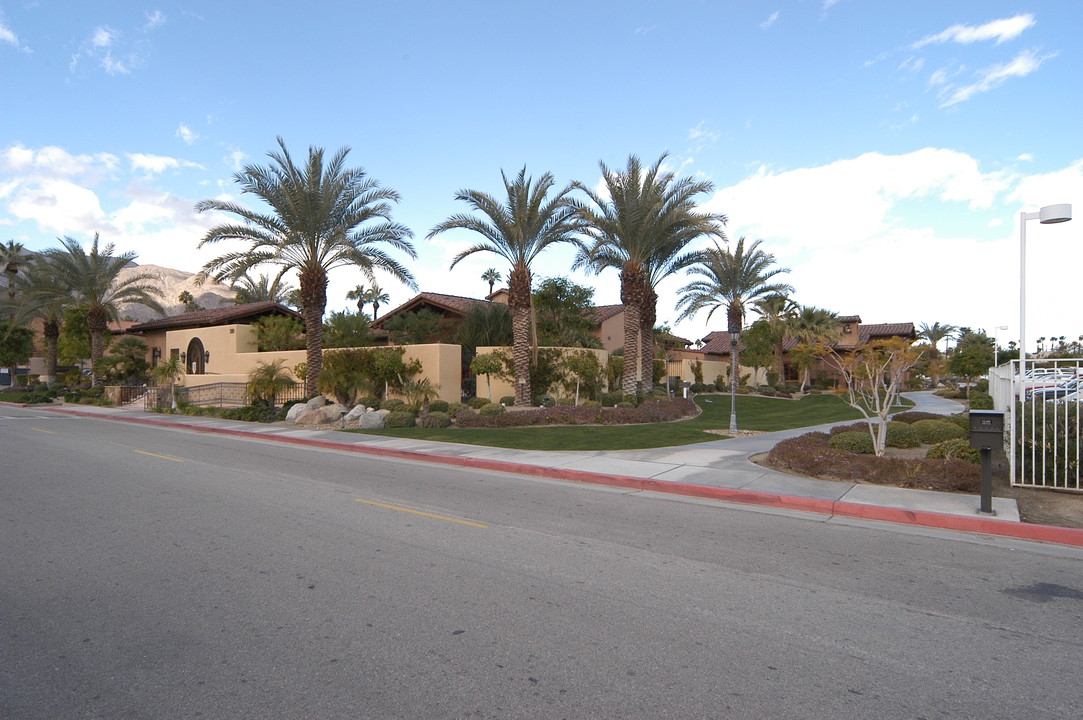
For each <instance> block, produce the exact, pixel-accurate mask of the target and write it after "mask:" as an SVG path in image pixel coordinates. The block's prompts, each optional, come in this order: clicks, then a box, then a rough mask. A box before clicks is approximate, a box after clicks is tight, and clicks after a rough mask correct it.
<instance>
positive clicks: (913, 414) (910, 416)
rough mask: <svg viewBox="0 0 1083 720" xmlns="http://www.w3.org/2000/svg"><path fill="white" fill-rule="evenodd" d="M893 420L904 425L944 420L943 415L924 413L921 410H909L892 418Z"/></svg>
mask: <svg viewBox="0 0 1083 720" xmlns="http://www.w3.org/2000/svg"><path fill="white" fill-rule="evenodd" d="M891 419H892V420H894V421H897V422H904V423H916V422H917V421H918V420H943V419H944V416H943V415H937V414H936V413H931V412H922V411H920V410H907V411H906V412H901V413H898V414H895V415H892V416H891Z"/></svg>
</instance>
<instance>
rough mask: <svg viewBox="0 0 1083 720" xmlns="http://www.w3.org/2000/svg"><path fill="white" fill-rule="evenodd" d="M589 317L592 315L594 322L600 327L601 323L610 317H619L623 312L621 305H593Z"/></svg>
mask: <svg viewBox="0 0 1083 720" xmlns="http://www.w3.org/2000/svg"><path fill="white" fill-rule="evenodd" d="M590 312H591V315H593V319H594V322H596V323H598V324H599V325H601V324H602V323H603V322H605V321H606V320H608V319H609V318H611V317H614V316H616V315H620V314H621V313H622V312H624V306H623V305H595V306H594V307H592V308H591V309H590Z"/></svg>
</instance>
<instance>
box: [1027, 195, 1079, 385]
mask: <svg viewBox="0 0 1083 720" xmlns="http://www.w3.org/2000/svg"><path fill="white" fill-rule="evenodd" d="M1071 219H1072V206H1071V205H1070V204H1068V203H1061V204H1059V205H1046V206H1045V207H1043V208H1042V209H1041V210H1039V211H1038V212H1029V213H1028V212H1026V211H1024V212H1021V213H1019V360H1020V361H1023V360H1026V357H1027V220H1037V221H1038V222H1039V223H1040V224H1042V225H1055V224H1057V223H1062V222H1068V221H1069V220H1071ZM1023 369H1024V368H1023V363H1022V362H1020V363H1019V372H1020V373H1022V372H1023Z"/></svg>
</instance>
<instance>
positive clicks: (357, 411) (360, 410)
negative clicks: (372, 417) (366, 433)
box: [346, 405, 369, 425]
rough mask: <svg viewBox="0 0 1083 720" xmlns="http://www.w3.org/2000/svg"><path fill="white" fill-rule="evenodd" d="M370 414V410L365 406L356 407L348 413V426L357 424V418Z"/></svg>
mask: <svg viewBox="0 0 1083 720" xmlns="http://www.w3.org/2000/svg"><path fill="white" fill-rule="evenodd" d="M367 412H369V409H368V408H367V407H365V406H364V405H355V406H354V408H353V410H350V412H348V413H346V424H347V425H349V424H350V423H352V422H356V421H357V418H359V417H361V416H362V415H364V414H365V413H367Z"/></svg>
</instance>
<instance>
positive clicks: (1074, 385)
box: [1027, 376, 1083, 402]
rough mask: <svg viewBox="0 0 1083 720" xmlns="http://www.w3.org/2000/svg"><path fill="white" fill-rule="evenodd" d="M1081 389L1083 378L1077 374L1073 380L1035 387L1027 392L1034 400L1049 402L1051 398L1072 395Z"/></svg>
mask: <svg viewBox="0 0 1083 720" xmlns="http://www.w3.org/2000/svg"><path fill="white" fill-rule="evenodd" d="M1079 390H1083V378H1081V377H1078V376H1076V377H1074V378H1072V379H1071V380H1066V381H1064V382H1061V383H1060V384H1059V385H1054V386H1052V387H1038V388H1033V389H1031V390H1028V391H1027V393H1028V394H1030V396H1031V397H1032V398H1033V399H1034V400H1037V401H1044V402H1049V401H1050V400H1056V399H1058V398H1062V397H1064V396H1066V395H1071V394H1072V393H1074V392H1077V391H1079Z"/></svg>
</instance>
